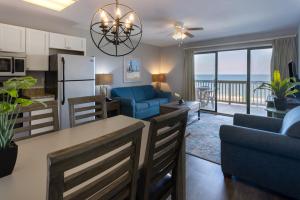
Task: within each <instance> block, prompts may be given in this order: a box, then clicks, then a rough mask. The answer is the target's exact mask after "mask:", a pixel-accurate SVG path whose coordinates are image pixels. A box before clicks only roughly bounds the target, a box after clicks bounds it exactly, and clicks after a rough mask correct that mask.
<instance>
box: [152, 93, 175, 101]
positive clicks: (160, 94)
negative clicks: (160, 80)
mask: <svg viewBox="0 0 300 200" xmlns="http://www.w3.org/2000/svg"><path fill="white" fill-rule="evenodd" d="M156 97H158V98H168V100H169V102H170V101H171V100H172V92H164V91H157V92H156Z"/></svg>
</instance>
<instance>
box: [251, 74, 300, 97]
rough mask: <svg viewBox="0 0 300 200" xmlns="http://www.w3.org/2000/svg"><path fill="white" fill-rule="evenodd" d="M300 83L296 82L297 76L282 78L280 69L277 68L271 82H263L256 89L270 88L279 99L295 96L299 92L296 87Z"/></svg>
mask: <svg viewBox="0 0 300 200" xmlns="http://www.w3.org/2000/svg"><path fill="white" fill-rule="evenodd" d="M298 85H300V82H296V79H295V78H286V79H284V80H281V75H280V72H279V70H275V71H274V73H273V80H272V81H271V83H262V84H261V85H260V86H259V87H257V88H256V89H255V90H254V92H255V91H256V90H269V91H271V92H272V94H273V95H275V96H276V97H277V98H278V99H284V98H286V97H287V96H293V95H294V94H296V93H298V92H299V90H298V89H295V87H296V86H298Z"/></svg>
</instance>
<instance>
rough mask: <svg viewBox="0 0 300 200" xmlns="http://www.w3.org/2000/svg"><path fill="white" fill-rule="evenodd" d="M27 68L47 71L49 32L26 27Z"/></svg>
mask: <svg viewBox="0 0 300 200" xmlns="http://www.w3.org/2000/svg"><path fill="white" fill-rule="evenodd" d="M26 54H27V64H26V66H27V69H28V70H31V71H47V70H48V63H49V62H48V61H49V59H48V56H49V33H48V32H45V31H40V30H35V29H29V28H26Z"/></svg>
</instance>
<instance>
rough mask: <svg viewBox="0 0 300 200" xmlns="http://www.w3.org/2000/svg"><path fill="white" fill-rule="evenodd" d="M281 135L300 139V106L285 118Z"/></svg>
mask: <svg viewBox="0 0 300 200" xmlns="http://www.w3.org/2000/svg"><path fill="white" fill-rule="evenodd" d="M281 133H282V134H285V135H288V136H290V137H296V138H300V106H298V107H296V108H293V109H292V110H290V111H289V112H288V113H287V114H286V115H285V116H284V119H283V123H282V127H281Z"/></svg>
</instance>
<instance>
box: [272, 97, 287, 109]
mask: <svg viewBox="0 0 300 200" xmlns="http://www.w3.org/2000/svg"><path fill="white" fill-rule="evenodd" d="M274 105H275V108H276V109H277V110H282V111H284V110H286V109H287V106H288V105H287V100H286V98H277V97H275V98H274Z"/></svg>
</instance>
